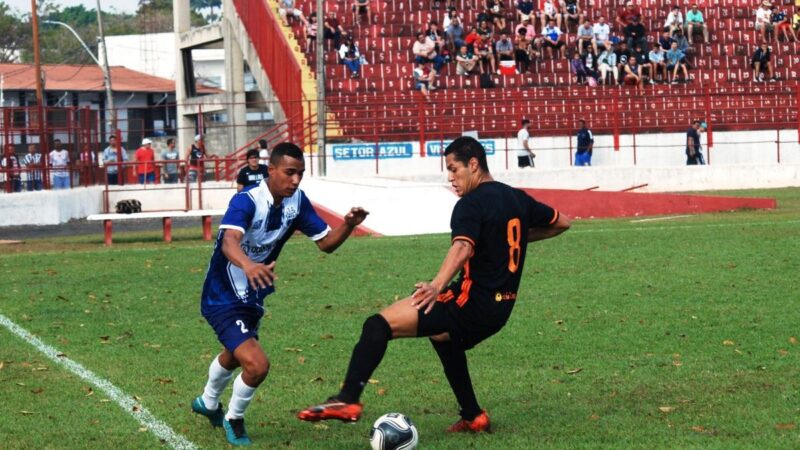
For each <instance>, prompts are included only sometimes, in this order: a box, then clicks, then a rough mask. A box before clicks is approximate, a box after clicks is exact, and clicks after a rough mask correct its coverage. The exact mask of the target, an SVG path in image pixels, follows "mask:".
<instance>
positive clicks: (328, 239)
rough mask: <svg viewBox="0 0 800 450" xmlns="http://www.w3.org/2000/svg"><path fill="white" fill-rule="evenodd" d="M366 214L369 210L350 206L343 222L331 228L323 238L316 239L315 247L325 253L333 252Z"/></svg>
mask: <svg viewBox="0 0 800 450" xmlns="http://www.w3.org/2000/svg"><path fill="white" fill-rule="evenodd" d="M368 215H369V211H366V210H365V209H364V208H361V207H354V208H351V209H350V212H348V213H347V214H345V216H344V223H343V224H341V225H339V226H338V227H336V228H334V229H333V230H331V232H330V233H328V235H327V236H325V237H324V238H322V239H320V240H318V241H317V247H319V249H320V250H322V251H323V252H325V253H333V252H334V251H335V250H336V249H337V248H339V246H340V245H342V243H344V241H345V240H347V238H348V237H349V236H350V233H352V232H353V230H355V229H356V227H357V226H359V225H361V223H362V222H363V221H364V219H366V218H367V216H368Z"/></svg>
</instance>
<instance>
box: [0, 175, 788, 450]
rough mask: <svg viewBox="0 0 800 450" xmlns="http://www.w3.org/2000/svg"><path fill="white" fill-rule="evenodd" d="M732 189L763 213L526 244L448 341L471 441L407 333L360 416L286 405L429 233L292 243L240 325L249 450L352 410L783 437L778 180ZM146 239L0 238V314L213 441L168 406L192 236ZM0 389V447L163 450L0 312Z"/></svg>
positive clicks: (382, 299)
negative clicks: (256, 368)
mask: <svg viewBox="0 0 800 450" xmlns="http://www.w3.org/2000/svg"><path fill="white" fill-rule="evenodd" d="M732 195H742V196H745V195H746V196H770V197H775V198H777V199H778V205H779V208H778V209H777V210H774V211H741V212H735V213H720V214H708V215H699V216H692V217H686V218H679V219H674V220H663V221H652V222H634V221H632V220H631V219H617V220H594V221H580V222H577V223H574V224H573V228H572V229H571V230H570V231H569V232H567V233H566V234H564V235H562V236H560V237H558V238H556V239H552V240H549V241H544V242H540V243H536V244H533V245H532V246H531V247H530V248H529V249H528V260H527V264H526V267H525V275H524V277H523V282H522V286H521V288H520V299H519V300H518V301H517V303H518V304H517V305H516V307H515V311H514V314H513V315H512V318H511V320H510V322H509V323H508V325H507V326H506V328H505V329H504V330H503V331H502V332H501V333H499V334H498V335H496V336H494V337H493V338H491V339H489V340H488V341H486V342H485V343H483V344H481V345H480V346H478V347H477V348H476V349H474V350H473V351H471V352H470V353H469V357H470V363H471V371H472V377H473V380H474V381H475V384H476V391H477V393H478V398H479V400H480V401H481V404H482V406H483V407H485V408H487V410H488V411H489V413H490V415H491V417H492V420H493V424H494V429H495V432H494V433H492V434H490V435H480V436H471V435H470V436H462V435H459V436H449V435H446V434H445V433H444V431H443V430H444V428H446V427H447V426H448V425H449V424H450V423H451V422H453V421H454V420H455V419H456V418H457V417H456V413H457V406H456V404H455V400H454V398H453V396H452V394H451V392H450V390H449V387H448V386H447V382H446V380H445V379H444V375H443V373H442V371H441V367H440V366H439V363H438V359H437V358H436V355H435V353H434V352H433V350H432V349H431V347H430V344H429V343H428V342H427V340H422V339H418V340H405V341H395V342H392V343H391V344H390V346H389V351H388V352H387V355H386V358H385V359H384V363H383V365H382V366H381V367H380V368H379V369H378V371H377V372H376V373H375V375H374V378H375V380H376V382H375V383H374V384H370V385H369V386H368V387H367V390H366V392H365V395H364V398H363V399H364V402H365V404H366V409H365V416H364V418H363V419H362V421H361V422H359V423H357V424H355V425H346V424H340V423H325V424H317V425H314V424H308V423H302V422H299V421H298V420H296V419H295V417H294V415H295V414H296V412H297V411H298V410H299V409H301V408H302V407H305V406H307V405H309V404H311V403H315V402H317V401H319V400H323V399H324V398H326V397H327V396H328V395H330V394H332V393H334V392H336V391H337V388H338V386H339V383H340V381H341V378H342V377H343V375H344V369H345V366H346V364H347V358H348V357H349V354H350V351H351V349H352V346H353V344H354V343H355V340H356V339H357V336H358V333H359V332H360V328H361V324H362V322H363V319H364V318H366V317H367V316H368V315H370V314H372V313H374V312H375V311H377V310H379V309H381V308H382V307H384V306H386V305H388V304H390V303H391V302H392V301H393V300H394V299H395V298H397V296H398V295H401V296H402V295H405V294H407V293H409V292H410V291H411V288H412V285H413V283H414V282H416V281H420V280H425V279H429V278H431V277H432V276H433V275H434V274H435V272H436V270H437V269H438V266H439V264H440V262H441V260H442V258H443V256H444V253H445V251H446V249H447V247H448V242H449V241H448V237H447V236H445V235H436V236H422V237H403V238H358V239H352V240H350V241H348V242H347V243H346V244H345V245H344V246H343V247H342V248H341V249H340V250H339V251H338V252H337V253H335V254H333V255H325V254H322V253H320V252H319V251H318V250H317V249H316V246H314V245H313V244H311V243H310V242H309V241H307V240H306V239H302V238H296V239H292V240H291V241H290V242H289V243H288V244H287V245H286V247H285V249H284V251H283V254H282V256H281V258H280V259H279V261H278V267H277V270H278V274H279V276H280V279H279V280H278V282H277V286H278V292H277V293H276V294H275V295H273V296H270V297H268V298H267V308H268V314H267V316H266V317H265V320H264V322H263V323H262V328H261V336H262V343H263V345H264V347H265V349H266V351H267V354H268V355H269V356H270V359H271V362H272V369H271V373H270V375H269V377H268V378H267V381H266V382H265V384H263V385H262V386H261V388H260V389H259V391H258V393H257V396H256V401H254V402H253V403H252V404H251V406H250V409H249V410H248V411H247V416H246V417H247V422H248V427H249V432H250V436H251V437H252V438H253V440H254V441H255V444H256V445H255V447H256V448H298V449H358V448H368V441H367V434H368V431H369V427H370V425H371V422H372V421H373V420H374V419H375V418H377V417H378V416H379V415H381V414H383V413H385V412H390V411H396V412H402V413H405V414H408V415H409V416H410V417H411V418H412V419H413V420H414V421H415V422H416V424H417V427H418V428H419V431H420V448H425V449H462V448H476V449H478V448H480V449H527V448H564V449H574V448H648V449H649V448H681V449H683V448H719V449H729V448H784V449H788V448H800V428H798V425H800V423H798V422H800V395H798V394H799V393H798V388H799V387H800V345H798V339H800V328H799V326H800V309H798V300H800V281H798V280H800V276H798V273H799V272H800V189H782V190H770V191H747V192H737V193H732ZM98 231H99V230H98ZM159 234H160V233H158V232H154V233H140V234H135V235H124V234H120V235H119V236H115V245H114V247H112V248H104V247H103V246H102V236H101V235H100V234H98V235H96V236H88V237H76V238H70V239H57V240H41V241H29V242H27V243H25V244H22V245H16V246H5V248H3V247H0V252H1V253H2V254H0V267H2V273H3V274H4V275H3V276H2V277H0V313H1V314H4V315H6V316H7V317H9V318H10V319H11V320H13V321H14V322H16V323H17V324H19V325H20V326H22V327H24V328H26V329H27V330H29V331H30V332H32V333H34V334H35V335H37V336H38V337H39V338H41V339H42V340H43V341H44V342H46V343H47V344H49V345H51V346H54V347H56V348H58V349H59V350H60V351H62V352H64V353H65V354H66V355H67V356H68V357H69V358H71V359H73V360H75V361H77V362H79V363H81V364H83V365H84V366H86V367H87V368H89V369H91V370H92V371H94V372H95V373H96V374H98V375H99V376H101V377H104V378H106V379H107V380H109V381H111V382H112V383H114V384H115V385H116V386H118V387H119V388H120V389H122V390H123V391H124V392H126V393H127V394H130V395H134V396H136V398H137V399H138V400H139V401H140V402H141V404H142V405H143V406H144V407H146V408H148V409H149V410H150V411H151V412H152V413H153V414H154V415H155V416H156V417H157V418H159V419H160V420H162V421H164V422H166V423H167V424H168V425H170V426H171V427H172V428H173V429H174V430H175V431H176V432H178V433H180V434H182V435H183V436H185V437H186V438H187V439H189V440H190V441H192V442H193V443H195V444H197V445H198V446H200V447H204V448H225V447H227V444H226V443H225V439H224V434H223V433H222V432H221V431H219V430H217V429H212V428H211V427H210V426H209V424H208V422H207V421H206V419H205V418H200V417H196V416H194V415H193V414H192V413H191V412H190V409H189V405H190V402H191V400H192V398H193V397H194V396H196V395H198V394H199V393H200V392H201V391H202V387H203V385H204V382H205V377H206V373H207V367H208V363H209V361H210V359H211V358H212V357H213V356H214V355H216V353H217V351H218V348H219V345H218V343H217V342H216V339H215V336H214V334H213V332H212V330H211V329H210V328H209V327H208V326H207V324H206V323H205V321H204V320H203V318H202V317H201V316H200V314H199V304H198V302H199V300H198V298H199V293H200V289H201V285H202V282H203V276H204V271H205V267H206V265H207V262H208V258H209V256H210V253H211V244H210V243H208V242H203V241H198V240H194V239H193V238H194V236H196V235H197V234H198V233H197V230H179V231H178V232H177V233H176V237H175V241H174V242H173V243H172V244H170V245H167V244H164V243H162V242H159V240H160V236H159ZM228 394H229V392H228ZM227 398H228V396H227V395H226V396H225V401H226V402H227ZM0 399H2V401H0V417H2V420H0V436H2V443H0V447H1V448H3V449H17V448H19V449H22V448H25V449H31V448H36V449H40V448H54V449H55V448H58V449H62V448H75V449H78V448H132V449H144V448H159V447H162V446H163V444H161V443H159V441H158V439H157V438H156V437H154V435H153V434H151V433H150V432H149V430H147V429H142V428H141V427H140V425H139V423H137V422H136V421H135V420H134V419H133V418H132V417H131V416H130V415H129V414H128V413H127V412H125V411H123V410H122V409H121V408H120V407H119V406H118V405H116V404H115V403H114V402H112V401H109V400H108V399H107V398H106V397H105V396H104V395H103V394H102V393H101V392H96V390H92V389H90V386H89V385H88V384H87V383H86V382H84V381H82V380H81V379H79V378H77V377H76V376H75V375H73V374H72V373H70V372H68V371H67V370H65V369H64V368H62V367H61V366H59V365H57V364H55V363H52V362H51V361H49V360H48V359H47V358H46V357H45V356H44V355H42V354H41V353H38V352H37V350H36V349H35V348H34V347H32V346H30V345H29V344H27V343H26V342H24V341H23V340H22V339H19V338H18V337H16V336H15V335H13V334H11V333H10V332H9V331H8V330H6V329H5V328H2V327H0Z"/></svg>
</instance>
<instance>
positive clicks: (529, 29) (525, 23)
mask: <svg viewBox="0 0 800 450" xmlns="http://www.w3.org/2000/svg"><path fill="white" fill-rule="evenodd" d="M520 30H525V38H526V39H527V40H529V41H531V42H533V41H534V40H535V39H536V28H534V27H533V25H531V19H523V20H522V23H521V24H519V25H517V28H515V29H514V32H515V33H516V34H520Z"/></svg>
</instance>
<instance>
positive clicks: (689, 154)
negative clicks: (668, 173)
mask: <svg viewBox="0 0 800 450" xmlns="http://www.w3.org/2000/svg"><path fill="white" fill-rule="evenodd" d="M700 127H701V125H700V121H699V120H693V121H692V126H691V127H690V128H689V130H688V131H686V165H687V166H697V165H704V164H705V163H706V161H705V159H703V154H702V153H701V152H700Z"/></svg>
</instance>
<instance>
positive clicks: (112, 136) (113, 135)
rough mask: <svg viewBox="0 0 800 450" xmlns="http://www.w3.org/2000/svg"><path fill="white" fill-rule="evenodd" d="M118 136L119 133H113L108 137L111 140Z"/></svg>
mask: <svg viewBox="0 0 800 450" xmlns="http://www.w3.org/2000/svg"><path fill="white" fill-rule="evenodd" d="M116 138H117V135H116V134H112V135H111V136H109V137H108V140H109V141H110V140H112V139H116Z"/></svg>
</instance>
